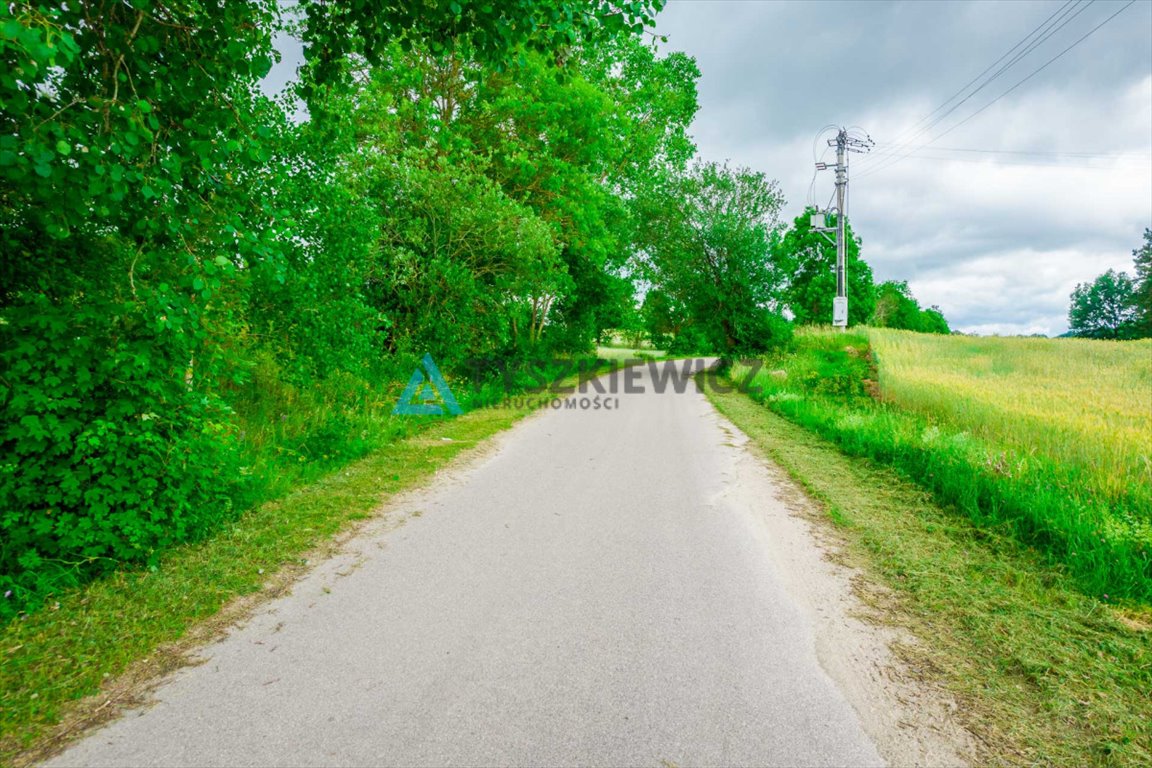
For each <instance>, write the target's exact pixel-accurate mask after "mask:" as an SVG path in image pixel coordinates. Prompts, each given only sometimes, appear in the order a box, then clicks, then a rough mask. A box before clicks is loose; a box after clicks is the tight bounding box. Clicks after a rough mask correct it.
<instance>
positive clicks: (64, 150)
mask: <svg viewBox="0 0 1152 768" xmlns="http://www.w3.org/2000/svg"><path fill="white" fill-rule="evenodd" d="M56 152H57V154H61V155H64V156H65V157H67V156H68V155H70V154H72V146H71V145H70V144H69V143H68V142H66V141H64V139H60V141H58V142H56Z"/></svg>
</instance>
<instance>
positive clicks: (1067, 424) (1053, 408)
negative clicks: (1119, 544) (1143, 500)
mask: <svg viewBox="0 0 1152 768" xmlns="http://www.w3.org/2000/svg"><path fill="white" fill-rule="evenodd" d="M868 336H869V340H870V342H871V347H872V350H873V353H874V354H875V355H876V358H877V362H878V364H879V371H880V391H881V394H882V397H883V398H884V399H885V400H887V401H889V402H891V403H892V404H894V405H896V406H898V407H900V408H903V409H908V410H912V411H915V412H917V413H920V414H922V415H925V416H929V417H931V418H934V419H939V420H941V421H943V422H945V423H946V424H947V425H948V426H951V427H954V428H959V429H963V430H968V431H971V432H972V433H973V434H974V435H976V436H978V437H980V438H983V439H986V440H988V441H989V442H992V443H996V444H999V445H1002V446H1004V447H1005V448H1009V449H1012V450H1013V451H1014V452H1023V453H1024V454H1025V455H1027V454H1030V453H1040V454H1043V455H1045V456H1047V457H1049V458H1051V459H1053V460H1056V461H1058V462H1060V463H1062V464H1064V465H1066V466H1069V467H1074V468H1076V469H1077V470H1079V471H1080V472H1082V473H1083V475H1082V479H1083V480H1084V481H1085V482H1086V483H1087V484H1089V485H1091V486H1093V487H1094V489H1095V490H1096V491H1098V492H1100V493H1102V494H1103V495H1104V496H1106V497H1107V498H1110V499H1120V498H1122V497H1125V496H1127V497H1129V498H1130V497H1131V496H1132V495H1135V496H1137V497H1150V496H1152V339H1145V340H1141V341H1129V342H1114V341H1095V340H1089V339H1044V338H999V337H969V336H934V335H926V334H916V333H909V332H905V331H890V330H879V329H873V330H871V331H869V332H868Z"/></svg>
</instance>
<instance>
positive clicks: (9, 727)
mask: <svg viewBox="0 0 1152 768" xmlns="http://www.w3.org/2000/svg"><path fill="white" fill-rule="evenodd" d="M527 413H528V410H526V409H508V408H499V409H487V410H476V411H471V412H469V413H467V414H465V415H463V416H461V417H458V418H454V419H446V420H439V419H435V418H434V417H433V423H431V424H430V425H428V427H427V428H426V429H423V430H421V431H420V432H419V433H418V434H416V435H415V436H412V437H408V438H405V439H403V440H399V441H397V442H395V443H393V444H391V445H389V446H387V447H385V448H384V449H382V450H379V451H377V452H375V453H373V454H372V455H370V456H368V457H366V458H364V459H361V460H359V461H357V462H355V463H352V464H350V465H348V466H346V467H344V468H342V469H340V470H338V471H336V472H333V473H332V474H330V475H328V476H327V477H325V478H323V479H321V480H320V481H319V482H316V483H315V484H313V485H309V486H307V487H303V488H300V489H298V490H296V491H294V492H291V493H289V494H288V495H286V496H284V497H282V498H280V499H279V500H276V501H272V502H269V503H265V504H263V505H260V506H258V507H256V508H255V509H253V510H251V511H249V512H247V513H246V514H244V515H243V516H241V517H239V518H238V519H236V520H234V521H232V522H230V523H229V524H227V525H225V526H224V527H223V529H222V530H220V531H218V532H217V533H215V534H214V535H213V536H212V537H211V538H208V539H206V540H204V541H201V542H198V543H195V544H188V545H184V546H180V547H176V548H174V549H172V550H170V551H169V552H167V553H166V554H165V555H164V556H163V558H162V559H161V560H160V562H159V563H158V564H157V565H156V566H155V567H154V568H151V569H135V570H130V569H124V570H120V571H117V572H115V573H113V574H110V575H109V576H107V577H105V578H102V579H99V580H97V581H94V582H92V583H90V584H88V585H86V586H85V587H82V588H80V589H77V590H72V591H69V592H66V593H64V594H62V595H60V596H59V599H58V600H54V601H52V602H51V603H50V604H49V605H47V606H45V607H44V608H42V609H40V610H38V611H36V612H33V613H32V614H30V615H27V616H25V617H23V618H21V619H18V620H16V621H13V622H12V623H10V624H8V625H7V626H5V627H3V628H2V629H0V765H8V764H21V763H26V762H29V761H30V760H34V759H37V758H39V757H40V756H42V755H43V754H45V753H46V752H48V751H50V750H51V749H52V747H53V746H55V745H57V744H60V743H63V742H64V741H65V740H66V739H67V738H68V737H69V736H71V735H72V734H74V733H77V732H79V731H81V730H83V729H84V728H85V727H87V726H88V725H91V724H94V723H96V722H99V721H100V720H101V719H104V718H106V717H108V716H110V715H111V714H113V713H114V712H115V711H116V710H117V709H118V708H119V707H120V706H121V705H123V704H127V703H130V701H129V699H130V697H131V695H132V692H133V691H132V689H133V685H132V684H131V681H129V682H128V683H127V684H125V682H124V681H123V680H120V677H121V676H122V675H123V674H124V673H125V672H126V671H128V670H131V671H132V674H131V675H129V677H136V678H149V677H155V676H157V675H159V674H162V673H163V672H165V671H167V670H168V669H171V668H172V667H173V666H177V665H179V664H181V663H183V661H182V659H183V652H182V648H181V647H179V641H180V640H181V638H188V637H189V636H191V637H192V639H193V640H197V639H210V638H211V637H212V636H213V633H214V631H215V624H213V623H212V621H213V618H214V617H216V623H217V624H221V623H222V624H226V623H228V620H229V619H234V618H238V617H239V615H242V614H243V612H244V605H243V598H245V596H247V597H248V599H253V597H255V596H259V595H261V594H264V595H265V596H267V595H269V594H274V593H275V592H276V591H277V590H282V589H284V588H286V587H287V586H289V585H290V584H291V581H292V578H293V577H294V575H295V574H296V573H298V572H299V570H300V569H301V568H302V567H303V566H304V564H305V563H304V558H305V557H306V556H307V555H308V553H310V552H312V551H313V550H315V549H316V548H317V547H321V546H322V545H323V544H324V543H325V542H330V541H331V540H332V538H333V537H334V536H335V535H336V534H338V533H339V532H341V531H343V530H347V529H348V528H349V527H350V526H351V525H352V524H353V523H354V522H355V521H357V520H362V519H365V518H368V517H371V516H372V514H373V512H374V510H376V509H377V508H379V506H380V505H381V504H382V503H383V501H384V500H386V498H387V497H388V496H391V495H392V494H395V493H397V492H399V491H402V490H405V489H407V488H410V487H413V486H415V485H417V484H418V483H419V482H421V481H422V480H424V479H426V478H427V477H429V476H430V475H431V474H432V473H433V472H434V471H435V470H437V469H438V468H440V467H442V466H444V464H445V463H446V462H448V461H449V460H451V459H452V458H454V457H455V456H457V455H458V454H460V453H461V452H462V451H464V450H465V449H467V448H470V447H472V446H475V445H476V444H477V443H478V442H480V441H481V440H483V439H485V438H487V437H489V436H491V435H493V434H495V433H497V432H499V431H501V430H503V429H505V428H507V427H509V426H511V425H512V424H513V423H514V422H516V421H517V420H518V419H520V418H521V417H522V416H524V415H526V414H527ZM237 599H241V600H240V603H239V604H238V603H237V602H236V601H237ZM229 604H231V605H232V606H238V610H232V611H225V613H224V614H223V616H221V615H220V612H221V609H222V608H225V606H226V605H229ZM234 614H236V615H234ZM95 694H100V697H99V699H98V700H95V701H94V700H93V699H92V698H85V697H93V696H94V695H95Z"/></svg>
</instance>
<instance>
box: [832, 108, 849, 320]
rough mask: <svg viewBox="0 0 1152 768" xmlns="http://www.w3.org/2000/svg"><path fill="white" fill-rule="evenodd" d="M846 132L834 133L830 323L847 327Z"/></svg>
mask: <svg viewBox="0 0 1152 768" xmlns="http://www.w3.org/2000/svg"><path fill="white" fill-rule="evenodd" d="M846 144H847V132H846V131H845V130H844V129H843V128H841V129H840V132H839V133H837V134H836V298H834V299H832V325H834V326H836V327H837V328H839V329H841V330H844V329H845V328H847V327H848V291H847V286H846V285H845V281H844V277H845V275H844V252H845V251H846V250H847V248H846V247H845V244H844V220H845V219H846V218H847V216H845V215H844V194H845V192H847V190H848V164H847V163H846V162H845V159H846V158H845V151H844V148H845V145H846Z"/></svg>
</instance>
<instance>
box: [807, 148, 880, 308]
mask: <svg viewBox="0 0 1152 768" xmlns="http://www.w3.org/2000/svg"><path fill="white" fill-rule="evenodd" d="M874 145H875V142H873V141H872V137H870V136H868V134H865V133H859V132H854V131H852V130H850V129H848V128H840V129H838V130H837V132H836V138H834V139H828V146H830V147H836V166H835V168H836V207H835V208H834V209H833V210H834V211H835V212H836V228H835V229H836V295H835V296H834V297H833V298H832V325H834V326H836V327H837V328H839V329H840V330H844V329H845V328H847V327H848V284H847V274H846V269H845V254H846V253H847V250H848V248H847V239H846V237H847V231H846V229H845V227H846V224H847V219H848V215H847V214H848V212H847V210H846V209H845V200H846V198H847V196H848V153H849V152H857V153H862V152H867V151H868V150H870V149H872V147H873V146H874ZM827 169H828V164H827V163H819V162H818V163H816V170H818V171H824V170H827ZM829 212H831V211H829ZM812 228H813V229H815V230H816V231H817V232H820V233H821V234H824V233H827V232H830V231H832V227H825V226H824V213H823V212H821V213H818V214H816V215H815V216H813V217H812ZM824 236H825V237H828V236H827V234H824ZM829 239H831V238H829Z"/></svg>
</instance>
